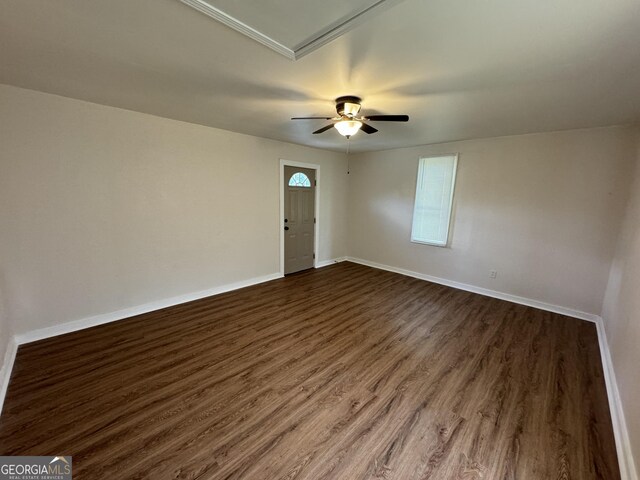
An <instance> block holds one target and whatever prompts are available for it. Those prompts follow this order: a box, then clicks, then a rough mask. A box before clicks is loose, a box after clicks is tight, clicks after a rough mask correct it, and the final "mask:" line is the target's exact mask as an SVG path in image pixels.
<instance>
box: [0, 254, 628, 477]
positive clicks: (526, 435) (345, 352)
mask: <svg viewBox="0 0 640 480" xmlns="http://www.w3.org/2000/svg"><path fill="white" fill-rule="evenodd" d="M0 453H2V454H3V455H27V454H28V455H54V454H56V455H73V466H74V478H75V479H94V478H100V479H102V478H104V479H115V478H121V479H142V478H149V479H202V480H204V479H257V480H262V479H282V480H284V479H288V480H292V479H298V480H301V479H304V480H312V479H313V480H320V479H340V480H356V479H397V480H412V479H416V480H418V479H438V480H440V479H442V480H445V479H446V480H451V479H466V480H470V479H491V480H494V479H514V480H515V479H517V480H534V479H535V480H540V479H554V480H559V479H563V480H567V479H579V480H589V479H606V480H616V479H619V478H620V477H619V473H618V464H617V459H616V453H615V447H614V440H613V433H612V427H611V419H610V415H609V408H608V405H607V396H606V391H605V384H604V379H603V373H602V369H601V364H600V355H599V350H598V341H597V336H596V329H595V326H594V325H593V324H591V323H588V322H584V321H580V320H576V319H572V318H568V317H563V316H561V315H557V314H553V313H549V312H543V311H540V310H536V309H533V308H528V307H524V306H520V305H515V304H512V303H508V302H504V301H500V300H496V299H491V298H488V297H483V296H479V295H476V294H472V293H468V292H463V291H459V290H454V289H452V288H448V287H444V286H441V285H436V284H431V283H428V282H424V281H421V280H416V279H412V278H408V277H404V276H401V275H397V274H393V273H389V272H384V271H380V270H374V269H371V268H368V267H363V266H360V265H355V264H351V263H342V264H338V265H334V266H330V267H326V268H323V269H320V270H315V271H307V272H303V273H300V274H296V275H293V276H290V277H286V278H284V279H280V280H275V281H273V282H268V283H265V284H261V285H257V286H254V287H249V288H245V289H242V290H237V291H234V292H230V293H226V294H223V295H219V296H216V297H211V298H208V299H204V300H198V301H195V302H191V303H188V304H184V305H179V306H176V307H171V308H167V309H164V310H160V311H157V312H153V313H149V314H145V315H140V316H138V317H134V318H131V319H127V320H123V321H120V322H116V323H112V324H108V325H103V326H100V327H95V328H92V329H88V330H84V331H81V332H77V333H72V334H68V335H64V336H60V337H56V338H52V339H48V340H44V341H40V342H37V343H32V344H28V345H24V346H22V347H20V349H19V352H18V357H17V361H16V364H15V368H14V372H13V376H12V379H11V384H10V386H9V391H8V394H7V399H6V403H5V408H4V411H3V414H2V417H1V418H0Z"/></svg>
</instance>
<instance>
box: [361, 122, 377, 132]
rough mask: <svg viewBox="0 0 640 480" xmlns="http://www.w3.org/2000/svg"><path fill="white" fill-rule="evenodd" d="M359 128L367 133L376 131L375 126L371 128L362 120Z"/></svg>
mask: <svg viewBox="0 0 640 480" xmlns="http://www.w3.org/2000/svg"><path fill="white" fill-rule="evenodd" d="M360 130H362V131H363V132H364V133H368V134H372V133H376V132H377V131H378V129H377V128H373V127H372V126H371V125H367V124H366V123H364V122H362V126H361V127H360Z"/></svg>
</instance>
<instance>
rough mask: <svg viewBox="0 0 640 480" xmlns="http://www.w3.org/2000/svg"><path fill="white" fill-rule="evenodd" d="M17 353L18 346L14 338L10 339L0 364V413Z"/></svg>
mask: <svg viewBox="0 0 640 480" xmlns="http://www.w3.org/2000/svg"><path fill="white" fill-rule="evenodd" d="M17 352H18V344H17V343H16V339H15V337H11V338H10V339H9V344H8V345H7V350H6V352H5V354H4V363H3V364H2V368H0V413H2V407H3V406H4V397H5V396H6V395H7V388H9V380H10V379H11V371H12V370H13V363H14V362H15V360H16V353H17Z"/></svg>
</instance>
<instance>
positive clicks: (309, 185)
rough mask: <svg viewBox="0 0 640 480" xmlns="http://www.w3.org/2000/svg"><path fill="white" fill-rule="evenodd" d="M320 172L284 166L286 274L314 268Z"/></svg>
mask: <svg viewBox="0 0 640 480" xmlns="http://www.w3.org/2000/svg"><path fill="white" fill-rule="evenodd" d="M315 194H316V172H315V170H312V169H309V168H300V167H290V166H285V167H284V230H285V232H284V273H285V275H286V274H289V273H294V272H299V271H300V270H306V269H308V268H313V259H314V252H315V245H314V238H315V223H316V219H315V217H314V215H315Z"/></svg>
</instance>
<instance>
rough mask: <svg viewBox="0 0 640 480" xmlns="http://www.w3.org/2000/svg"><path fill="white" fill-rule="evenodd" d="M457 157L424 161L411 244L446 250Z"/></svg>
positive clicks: (451, 156) (417, 193) (420, 173)
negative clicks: (433, 246) (436, 246)
mask: <svg viewBox="0 0 640 480" xmlns="http://www.w3.org/2000/svg"><path fill="white" fill-rule="evenodd" d="M457 164H458V155H441V156H437V157H425V158H421V159H420V160H419V162H418V182H417V185H416V203H415V206H414V207H413V226H412V228H411V241H412V242H417V243H426V244H428V245H438V246H441V247H444V246H445V245H446V244H447V241H448V239H449V223H450V221H451V206H452V203H453V202H452V201H453V189H454V186H455V183H456V167H457Z"/></svg>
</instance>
